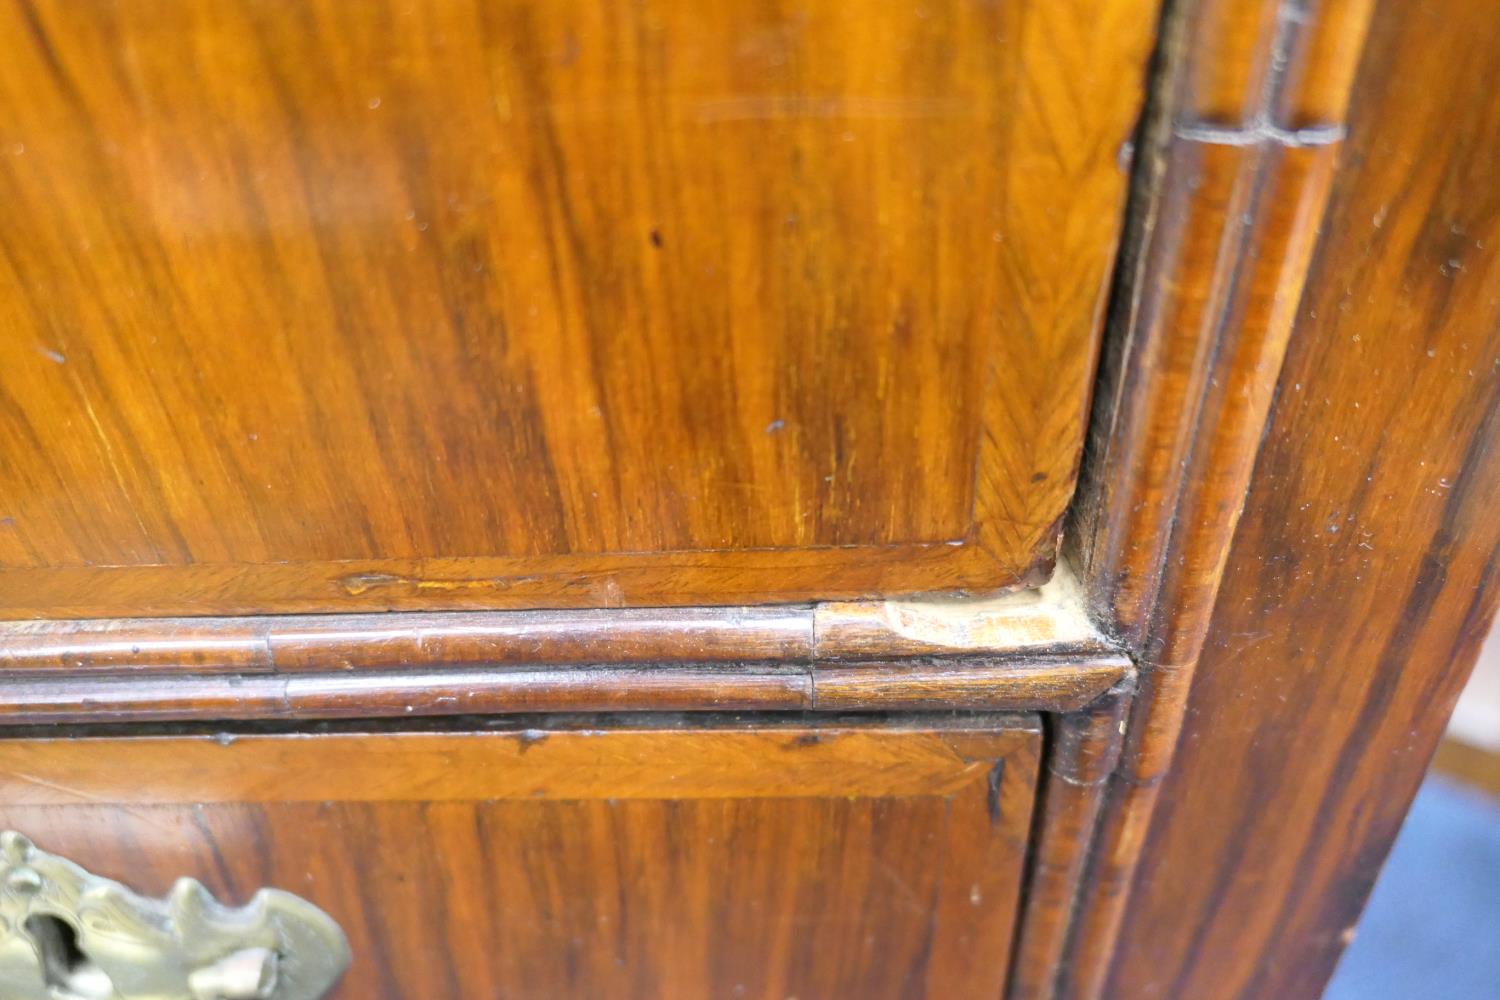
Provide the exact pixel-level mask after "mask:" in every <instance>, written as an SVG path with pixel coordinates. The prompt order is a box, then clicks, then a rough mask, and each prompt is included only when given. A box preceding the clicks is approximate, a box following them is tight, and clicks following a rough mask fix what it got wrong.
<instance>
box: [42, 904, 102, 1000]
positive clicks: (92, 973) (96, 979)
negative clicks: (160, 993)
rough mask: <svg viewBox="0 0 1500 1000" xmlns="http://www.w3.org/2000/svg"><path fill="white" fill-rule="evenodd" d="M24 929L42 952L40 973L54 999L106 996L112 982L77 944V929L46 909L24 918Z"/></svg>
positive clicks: (97, 999) (88, 999) (99, 998)
mask: <svg viewBox="0 0 1500 1000" xmlns="http://www.w3.org/2000/svg"><path fill="white" fill-rule="evenodd" d="M25 927H26V933H28V934H30V935H31V940H32V941H33V942H34V943H35V944H36V950H37V952H38V954H40V955H41V956H42V976H43V978H44V979H45V980H46V983H47V989H48V990H50V991H51V993H52V995H53V996H55V997H57V998H58V1000H109V998H110V997H112V996H114V995H115V984H114V983H112V982H111V981H110V978H109V976H108V975H107V974H105V972H104V970H103V969H101V968H99V966H97V965H95V964H94V963H93V962H92V961H91V960H90V959H89V957H88V955H86V954H84V952H83V949H82V948H80V947H79V946H78V929H77V928H76V927H74V926H73V925H72V924H70V923H69V922H68V921H66V920H63V919H62V918H61V917H54V916H52V915H51V914H49V913H37V914H33V915H32V916H30V917H27V918H26V924H25Z"/></svg>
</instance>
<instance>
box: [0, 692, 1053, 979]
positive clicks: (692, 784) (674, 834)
mask: <svg viewBox="0 0 1500 1000" xmlns="http://www.w3.org/2000/svg"><path fill="white" fill-rule="evenodd" d="M1039 744H1040V732H1039V730H1038V728H1037V725H1036V723H1035V720H1028V719H1025V718H1017V717H998V718H997V717H993V716H989V717H984V716H977V717H970V718H969V719H967V720H964V721H963V722H962V723H958V724H952V725H945V724H943V723H932V722H926V721H921V720H910V719H908V720H900V719H897V720H895V721H892V722H890V723H861V724H853V725H846V726H842V727H836V726H817V727H809V726H806V725H792V726H787V727H776V726H748V727H747V726H743V725H733V724H730V725H724V724H720V725H718V726H698V727H688V728H685V729H678V730H652V729H648V728H641V727H635V728H628V727H627V728H624V729H617V730H614V731H604V730H600V729H593V730H590V729H585V730H583V731H567V730H561V729H551V730H533V731H529V732H520V733H510V734H506V733H489V734H471V735H462V734H430V735H426V734H406V735H402V736H379V735H371V734H357V735H355V734H351V735H327V736H312V737H266V736H244V737H241V738H240V739H238V740H236V741H229V740H225V741H223V742H216V741H214V740H211V739H184V738H174V739H84V740H70V741H33V740H20V741H16V740H0V787H3V792H0V826H4V827H6V828H16V829H20V830H24V831H26V832H27V833H28V834H29V835H31V836H32V837H34V838H35V839H36V841H37V842H38V844H40V845H41V846H43V847H44V848H46V849H48V850H51V851H55V852H58V853H61V854H64V855H66V856H68V857H71V858H74V859H76V860H78V861H79V862H80V863H82V864H84V865H86V866H87V867H88V868H90V869H91V870H93V871H96V872H98V873H100V874H103V875H106V876H110V877H114V878H118V879H121V880H123V881H125V882H127V883H129V884H131V885H132V886H134V887H135V888H137V889H139V890H141V891H143V892H147V893H161V892H164V891H165V890H166V889H167V888H169V887H170V885H171V883H172V882H173V881H174V880H175V879H176V878H177V877H179V876H181V875H184V874H192V875H195V876H197V877H198V878H200V879H201V880H202V881H203V882H204V883H205V884H207V886H208V887H209V888H210V890H211V891H213V892H214V893H215V894H216V895H218V896H219V898H221V899H225V900H229V901H242V900H244V899H245V898H247V897H248V896H249V894H250V893H251V892H253V891H254V890H255V889H256V888H259V887H260V886H263V885H275V886H279V887H281V888H284V889H288V890H291V891H293V892H296V893H298V894H299V895H302V896H304V897H306V898H308V899H310V900H312V901H313V902H314V903H316V904H317V905H319V906H320V907H322V908H323V909H325V910H326V911H327V912H329V913H330V914H331V915H332V916H333V917H334V918H335V919H336V920H338V921H339V923H340V924H341V925H342V926H343V927H344V929H345V931H346V932H347V933H348V935H349V938H350V943H351V946H352V951H353V955H354V963H353V965H352V967H351V969H350V971H349V973H348V974H347V976H346V978H345V980H344V983H343V985H342V986H341V987H340V991H339V993H338V994H337V996H339V997H351V998H353V997H358V998H361V1000H363V998H367V997H368V998H390V1000H413V998H418V997H420V998H422V1000H470V998H473V997H476V996H528V997H530V996H536V997H554V996H556V997H562V996H588V997H636V996H663V997H697V996H705V997H706V996H733V995H735V994H736V993H743V994H745V995H748V996H767V997H786V996H804V997H828V996H840V995H856V996H860V997H874V998H883V997H892V998H894V997H911V996H926V997H931V998H933V1000H940V998H947V997H968V996H997V995H998V994H999V992H1000V990H1001V988H1002V983H1003V981H1004V976H1005V972H1006V964H1007V951H1008V948H1007V945H1008V940H1009V937H1010V935H1011V932H1012V926H1013V921H1014V915H1015V911H1016V897H1017V890H1018V886H1019V881H1020V874H1021V867H1022V862H1023V858H1024V853H1025V843H1026V837H1027V834H1028V830H1029V822H1030V812H1031V803H1032V799H1033V797H1034V794H1035V778H1036V770H1037V758H1038V754H1039ZM145 774H150V775H152V780H149V781H143V780H142V775H145Z"/></svg>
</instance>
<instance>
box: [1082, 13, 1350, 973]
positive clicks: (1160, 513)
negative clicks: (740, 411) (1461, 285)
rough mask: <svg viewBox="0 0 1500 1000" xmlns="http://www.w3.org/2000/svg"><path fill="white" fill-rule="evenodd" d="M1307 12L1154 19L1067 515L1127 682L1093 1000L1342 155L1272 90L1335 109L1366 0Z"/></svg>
mask: <svg viewBox="0 0 1500 1000" xmlns="http://www.w3.org/2000/svg"><path fill="white" fill-rule="evenodd" d="M1303 6H1304V5H1301V4H1294V3H1284V2H1280V0H1212V2H1209V3H1206V4H1203V5H1194V4H1185V5H1182V6H1180V7H1179V8H1177V9H1176V14H1175V16H1174V18H1173V19H1172V20H1171V21H1170V23H1169V25H1168V28H1167V43H1166V47H1165V50H1164V51H1165V70H1164V74H1163V77H1162V79H1161V81H1160V83H1159V88H1160V89H1159V96H1158V101H1157V106H1156V107H1155V109H1154V120H1153V124H1152V127H1151V128H1150V129H1149V130H1148V133H1147V149H1146V150H1145V151H1144V155H1145V157H1146V160H1145V169H1144V171H1143V175H1142V183H1141V186H1140V188H1139V190H1138V193H1137V203H1136V204H1135V205H1134V206H1133V208H1132V213H1133V214H1132V226H1131V237H1130V238H1132V239H1133V240H1136V241H1139V244H1140V245H1139V247H1138V248H1137V250H1136V251H1135V252H1134V253H1133V255H1132V257H1131V258H1130V259H1129V261H1128V266H1127V268H1126V270H1125V271H1124V272H1123V273H1122V276H1121V278H1120V280H1119V284H1118V285H1117V288H1116V296H1115V301H1114V304H1113V313H1112V317H1111V322H1112V329H1111V332H1110V349H1109V351H1108V352H1107V353H1106V356H1105V362H1104V365H1103V368H1102V374H1101V380H1100V391H1099V395H1098V400H1097V403H1096V409H1095V417H1094V419H1095V424H1094V432H1093V437H1091V440H1090V442H1089V453H1088V456H1087V458H1086V469H1085V475H1084V482H1083V487H1082V491H1081V497H1080V503H1079V505H1078V508H1077V510H1076V512H1075V518H1074V528H1075V533H1074V536H1073V545H1074V550H1075V553H1076V557H1077V560H1078V563H1079V566H1080V575H1081V578H1082V581H1083V584H1084V587H1085V591H1086V594H1087V600H1088V602H1089V605H1090V607H1091V610H1092V611H1093V613H1094V614H1095V615H1096V616H1097V617H1098V619H1099V620H1100V622H1101V624H1102V625H1103V626H1104V628H1105V631H1106V632H1108V633H1110V634H1112V635H1115V636H1117V637H1118V638H1120V639H1121V640H1122V641H1123V642H1125V643H1126V644H1127V646H1128V647H1129V648H1130V649H1131V650H1132V651H1133V652H1134V653H1135V655H1136V659H1137V663H1138V666H1139V668H1140V672H1141V673H1140V681H1139V684H1140V693H1139V696H1138V697H1137V699H1136V701H1135V704H1134V705H1133V707H1132V710H1131V719H1130V726H1129V733H1128V735H1127V742H1126V745H1125V748H1124V750H1123V753H1122V761H1121V766H1120V769H1119V773H1118V774H1117V776H1116V778H1115V779H1114V785H1113V788H1112V790H1111V793H1110V796H1109V799H1108V801H1107V803H1106V806H1105V810H1104V818H1103V821H1102V825H1101V830H1100V835H1099V838H1098V842H1097V845H1096V848H1095V850H1096V855H1097V856H1096V858H1095V860H1094V862H1093V863H1092V865H1091V868H1090V879H1091V882H1090V885H1089V886H1088V889H1087V892H1086V894H1085V901H1084V905H1083V906H1082V907H1081V909H1080V915H1079V925H1078V928H1077V930H1076V932H1075V937H1076V943H1075V948H1074V951H1073V953H1072V958H1071V960H1070V968H1069V973H1068V975H1069V983H1070V986H1071V988H1072V989H1073V990H1074V991H1076V993H1077V994H1078V995H1080V996H1085V997H1092V996H1100V995H1105V993H1106V991H1105V988H1104V980H1105V977H1106V975H1107V973H1108V969H1109V965H1110V962H1111V961H1112V959H1113V956H1114V954H1115V940H1116V937H1117V934H1118V932H1119V928H1120V925H1121V920H1122V915H1123V912H1124V905H1125V902H1126V899H1127V897H1128V894H1129V891H1130V886H1131V883H1132V880H1133V878H1134V873H1135V866H1136V864H1137V861H1138V859H1139V856H1140V850H1141V844H1142V841H1143V838H1144V836H1145V833H1146V829H1147V824H1148V823H1149V821H1150V816H1151V812H1152V809H1153V808H1154V803H1155V798H1156V790H1157V787H1158V783H1159V782H1160V781H1161V779H1162V777H1163V776H1164V775H1165V774H1166V773H1167V771H1168V770H1169V768H1170V766H1171V761H1172V755H1173V752H1174V750H1175V748H1176V746H1177V742H1178V734H1179V731H1180V729H1181V725H1182V718H1183V713H1184V711H1185V708H1186V703H1187V693H1188V689H1189V686H1190V684H1191V682H1192V678H1193V673H1194V669H1195V666H1196V664H1197V660H1198V656H1199V654H1200V652H1201V650H1202V646H1203V641H1204V636H1205V634H1206V632H1207V628H1208V622H1209V616H1210V614H1211V612H1212V609H1213V607H1214V603H1215V600H1216V598H1217V596H1218V589H1219V584H1220V580H1221V577H1222V573H1223V567H1224V562H1225V559H1226V558H1227V555H1228V551H1229V545H1230V542H1231V540H1232V539H1233V538H1234V534H1235V527H1236V524H1237V522H1238V519H1239V515H1240V511H1241V509H1242V505H1243V502H1244V496H1245V491H1246V489H1247V486H1248V483H1249V480H1250V475H1251V470H1252V468H1253V467H1254V463H1255V457H1256V452H1257V449H1258V447H1259V445H1260V442H1261V439H1262V436H1263V434H1264V429H1265V424H1266V420H1267V415H1268V413H1269V409H1270V406H1271V401H1272V398H1273V394H1274V389H1275V387H1276V379H1277V375H1278V373H1279V371H1280V369H1281V363H1282V360H1283V358H1284V356H1285V352H1286V345H1287V341H1288V338H1289V336H1290V333H1291V328H1292V323H1293V319H1294V309H1295V307H1296V303H1297V302H1298V300H1299V299H1300V297H1301V293H1302V288H1303V284H1304V281H1305V278H1306V271H1307V263H1308V259H1309V255H1310V254H1311V252H1312V249H1313V247H1314V245H1315V243H1316V238H1317V234H1318V227H1319V224H1320V222H1321V220H1322V216H1323V212H1324V208H1325V206H1326V204H1327V197H1328V190H1329V184H1330V179H1331V176H1332V171H1333V166H1334V162H1335V158H1336V157H1337V155H1338V152H1339V142H1338V138H1339V136H1340V135H1341V126H1342V122H1341V121H1340V120H1339V119H1336V118H1335V119H1327V120H1325V119H1317V120H1310V119H1306V118H1302V119H1298V120H1297V121H1296V125H1297V126H1298V127H1300V128H1306V129H1310V130H1311V131H1309V132H1307V133H1305V134H1303V133H1295V134H1294V133H1293V132H1292V131H1291V130H1290V128H1289V126H1290V124H1291V122H1290V120H1288V119H1285V118H1283V117H1281V116H1282V115H1283V113H1285V112H1286V111H1287V107H1288V105H1285V104H1284V100H1283V99H1284V97H1285V96H1286V94H1287V93H1288V92H1289V88H1291V87H1295V86H1296V85H1298V84H1299V83H1306V85H1307V86H1308V87H1310V88H1311V89H1310V90H1308V92H1307V93H1308V101H1307V102H1306V103H1305V105H1304V104H1298V103H1297V102H1292V104H1293V105H1294V106H1295V107H1298V108H1303V109H1304V110H1317V111H1327V112H1329V113H1332V112H1335V111H1340V110H1342V108H1343V105H1344V102H1342V101H1337V100H1334V99H1333V96H1332V95H1331V93H1330V92H1329V89H1330V87H1331V86H1332V85H1333V83H1334V82H1336V81H1339V80H1342V81H1344V82H1345V83H1347V81H1348V72H1347V71H1348V68H1349V66H1350V65H1351V61H1352V58H1353V53H1356V52H1357V51H1358V50H1359V47H1360V43H1361V39H1362V37H1363V30H1364V20H1363V18H1362V16H1361V11H1363V12H1365V13H1368V5H1367V4H1363V3H1359V2H1355V3H1334V4H1333V5H1332V6H1333V7H1334V8H1337V9H1338V11H1339V14H1338V16H1337V18H1336V19H1337V20H1338V23H1339V24H1340V25H1341V26H1342V27H1341V30H1340V31H1339V32H1337V33H1332V32H1329V31H1327V30H1325V26H1326V24H1327V23H1329V22H1328V17H1332V16H1334V15H1331V14H1330V15H1328V16H1317V17H1313V16H1308V15H1307V12H1306V11H1304V10H1303ZM1319 46H1322V47H1323V48H1322V49H1320V48H1319ZM1324 49H1326V51H1325V50H1324ZM1293 56H1295V58H1293ZM1324 61H1328V63H1329V64H1330V66H1333V68H1331V69H1329V70H1327V71H1326V72H1325V71H1324V70H1322V69H1320V68H1319V67H1320V65H1321V64H1322V63H1323V62H1324ZM1292 66H1295V67H1296V68H1297V72H1298V74H1299V76H1297V77H1296V79H1295V80H1292V79H1289V78H1288V75H1287V74H1288V70H1289V67H1292ZM1236 88H1239V90H1242V91H1243V93H1241V94H1239V95H1238V96H1236Z"/></svg>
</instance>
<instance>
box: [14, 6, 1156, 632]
mask: <svg viewBox="0 0 1500 1000" xmlns="http://www.w3.org/2000/svg"><path fill="white" fill-rule="evenodd" d="M1156 6H1157V0H1099V2H1093V3H1088V4H1057V3H1053V2H1051V0H933V2H931V3H927V4H920V5H919V4H912V3H909V2H906V0H874V2H867V3H850V2H848V0H803V2H799V3H797V4H793V5H790V6H784V5H777V4H765V3H759V2H754V0H723V2H715V3H705V2H702V0H628V2H621V0H484V2H479V0H413V2H409V3H401V4H397V5H383V4H373V5H372V4H362V3H338V2H324V3H316V2H298V3H286V2H282V0H153V2H135V3H128V2H127V3H121V4H114V5H100V4H94V3H77V2H72V0H36V2H35V3H26V4H21V3H7V4H0V50H3V51H4V52H5V53H6V57H5V59H3V60H0V202H3V203H4V204H5V253H4V254H3V255H0V329H3V330H4V331H5V334H4V336H0V371H4V372H5V398H4V399H3V401H0V402H3V405H0V452H3V453H4V454H5V455H6V461H5V462H4V463H0V497H4V504H3V506H0V565H4V566H5V567H6V570H5V572H4V574H0V614H4V615H7V616H11V617H26V616H29V615H42V616H64V617H66V616H88V615H115V614H121V615H130V614H174V613H188V614H206V613H255V612H260V611H279V612H285V611H295V610H309V611H329V610H336V609H339V608H350V609H355V608H363V609H384V608H398V607H399V608H418V607H496V606H512V607H516V606H521V607H525V606H531V607H536V606H541V607H560V606H606V605H617V604H621V603H626V604H638V605H646V604H724V603H739V602H750V603H753V602H758V601H762V600H770V599H783V600H785V599H799V598H802V597H807V596H825V597H831V596H853V595H863V594H876V593H895V592H915V591H930V590H940V589H950V588H955V587H963V586H984V587H998V586H1002V585H1006V584H1012V583H1017V582H1020V581H1024V580H1027V579H1029V578H1031V577H1034V576H1035V575H1036V574H1037V573H1038V572H1040V570H1041V569H1043V568H1044V567H1045V566H1047V565H1048V564H1050V560H1051V559H1052V558H1053V555H1054V552H1053V549H1054V546H1055V543H1056V537H1057V529H1056V525H1057V522H1058V519H1059V518H1060V517H1061V515H1062V513H1063V509H1064V507H1065V505H1066V502H1067V499H1068V497H1069V496H1070V493H1071V487H1072V481H1073V475H1074V470H1075V468H1076V466H1077V462H1078V455H1079V451H1080V445H1081V441H1082V434H1083V425H1084V418H1085V412H1086V404H1087V401H1088V397H1089V385H1090V379H1091V372H1092V368H1093V361H1094V356H1095V354H1096V349H1097V329H1096V328H1097V319H1098V317H1099V315H1100V305H1101V303H1102V301H1103V293H1104V288H1105V283H1106V281H1105V279H1106V274H1107V271H1108V268H1109V263H1110V261H1111V259H1112V257H1113V253H1114V245H1115V241H1116V237H1117V234H1118V230H1119V226H1120V220H1121V215H1122V206H1123V197H1124V191H1125V179H1126V168H1127V166H1128V164H1127V163H1126V162H1124V160H1123V159H1122V158H1121V155H1120V154H1121V151H1122V148H1123V144H1124V143H1125V142H1126V140H1127V138H1128V137H1129V135H1130V132H1131V129H1132V128H1133V125H1134V122H1135V121H1136V118H1137V114H1138V112H1139V108H1140V103H1141V92H1142V78H1143V74H1144V68H1145V62H1146V57H1147V54H1148V52H1149V49H1150V45H1151V38H1152V33H1153V27H1154V25H1155V23H1156V16H1155V10H1156Z"/></svg>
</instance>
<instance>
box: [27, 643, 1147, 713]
mask: <svg viewBox="0 0 1500 1000" xmlns="http://www.w3.org/2000/svg"><path fill="white" fill-rule="evenodd" d="M1130 669H1131V668H1130V661H1129V660H1128V659H1126V658H1125V657H1123V656H1118V655H1117V656H1110V657H1100V658H1097V659H1092V660H1082V661H1067V660H1061V661H1049V660H1041V661H1037V662H1033V663H1021V662H1014V661H1001V662H998V663H990V662H985V661H983V660H978V659H975V660H964V661H958V662H948V663H939V662H927V663H921V662H918V663H900V664H890V663H888V664H863V665H859V666H849V665H839V666H835V667H823V666H817V665H806V664H803V665H781V666H777V665H771V664H746V665H708V666H703V665H691V664H681V665H662V666H635V667H631V666H621V665H599V666H584V667H565V666H558V667H530V668H527V667H512V668H501V669H473V668H467V669H464V668H450V669H445V670H427V671H381V670H365V671H359V672H358V673H352V674H346V673H338V674H328V673H321V674H315V673H294V674H284V675H268V674H227V675H225V674H216V675H202V674H197V675H194V674H189V675H173V676H153V675H149V674H147V675H135V676H108V675H105V676H100V675H83V676H68V675H63V674H51V675H45V676H30V677H27V676H17V677H12V678H6V679H4V680H0V726H4V725H12V726H14V725H32V724H38V723H62V722H73V723H83V724H87V723H104V722H109V723H121V722H160V721H172V720H194V719H199V720H221V719H245V720H267V719H338V718H361V719H371V718H392V717H394V718H411V717H420V716H441V715H472V714H485V715H492V714H514V713H525V712H611V711H614V712H625V711H636V712H648V711H670V712H711V711H762V712H788V711H832V712H844V711H850V712H852V711H866V712H869V711H876V712H884V711H893V710H898V709H899V710H911V711H951V710H970V711H973V710H979V711H1011V710H1025V711H1048V712H1052V711H1072V710H1075V709H1078V708H1081V707H1083V706H1085V705H1087V704H1089V703H1091V702H1093V701H1094V700H1095V699H1096V698H1098V697H1099V696H1100V695H1101V694H1103V693H1104V692H1105V691H1107V690H1108V689H1109V687H1110V686H1111V685H1113V684H1114V683H1116V682H1117V681H1119V680H1120V679H1121V678H1122V677H1124V676H1126V675H1128V674H1129V672H1130Z"/></svg>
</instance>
